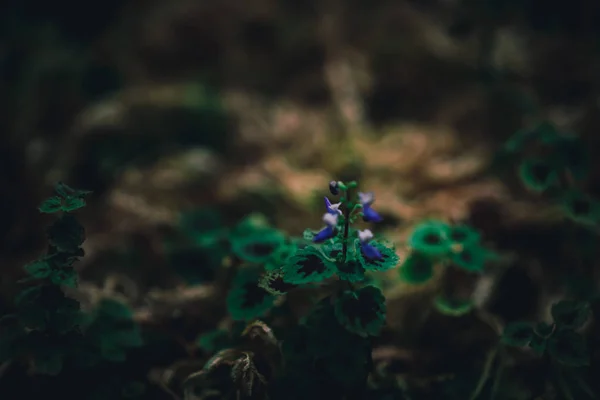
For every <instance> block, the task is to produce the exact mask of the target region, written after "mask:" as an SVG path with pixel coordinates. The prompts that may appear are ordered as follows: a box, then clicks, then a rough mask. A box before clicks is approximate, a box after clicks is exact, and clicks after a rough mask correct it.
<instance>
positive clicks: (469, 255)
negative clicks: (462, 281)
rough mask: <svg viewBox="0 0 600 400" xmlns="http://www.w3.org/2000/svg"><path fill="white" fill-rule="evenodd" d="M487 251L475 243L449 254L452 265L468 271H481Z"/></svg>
mask: <svg viewBox="0 0 600 400" xmlns="http://www.w3.org/2000/svg"><path fill="white" fill-rule="evenodd" d="M487 257H488V253H487V251H486V250H485V249H484V248H482V247H481V246H479V245H477V244H472V245H468V246H465V247H463V248H462V249H461V250H460V251H457V252H453V253H452V255H451V256H450V260H451V261H452V265H453V266H455V267H458V268H460V269H463V270H465V271H468V272H482V271H483V270H484V268H485V263H486V261H487Z"/></svg>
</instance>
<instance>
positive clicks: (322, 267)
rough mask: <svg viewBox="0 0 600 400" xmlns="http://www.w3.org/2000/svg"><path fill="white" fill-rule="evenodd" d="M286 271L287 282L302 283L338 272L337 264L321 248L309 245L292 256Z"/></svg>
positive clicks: (319, 279) (318, 279)
mask: <svg viewBox="0 0 600 400" xmlns="http://www.w3.org/2000/svg"><path fill="white" fill-rule="evenodd" d="M284 271H285V273H284V276H283V280H284V281H285V282H287V283H293V284H296V285H300V284H306V283H311V282H320V281H323V280H325V279H328V278H331V277H332V276H333V275H334V274H335V272H336V266H335V263H334V262H332V261H330V260H329V259H328V258H327V256H326V255H325V254H324V253H323V251H322V250H321V249H319V248H317V247H315V246H307V247H305V248H303V249H299V250H298V251H297V252H296V253H295V254H294V255H293V256H292V257H290V259H289V260H288V261H287V264H286V266H285V267H284Z"/></svg>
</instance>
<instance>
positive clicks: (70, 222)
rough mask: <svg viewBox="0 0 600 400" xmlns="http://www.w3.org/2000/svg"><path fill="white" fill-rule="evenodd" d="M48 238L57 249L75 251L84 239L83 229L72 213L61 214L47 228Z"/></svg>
mask: <svg viewBox="0 0 600 400" xmlns="http://www.w3.org/2000/svg"><path fill="white" fill-rule="evenodd" d="M48 239H49V240H50V244H51V245H53V246H55V247H56V248H57V249H58V250H62V251H66V252H75V251H77V250H78V249H79V247H80V246H81V245H82V244H83V242H84V241H85V230H84V228H83V226H82V225H81V224H80V223H79V221H77V219H76V218H75V217H74V216H73V215H72V214H63V215H62V216H61V217H60V218H59V219H58V220H56V221H55V222H54V223H53V224H52V225H50V227H49V228H48Z"/></svg>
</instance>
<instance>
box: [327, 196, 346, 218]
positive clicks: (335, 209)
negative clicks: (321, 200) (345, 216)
mask: <svg viewBox="0 0 600 400" xmlns="http://www.w3.org/2000/svg"><path fill="white" fill-rule="evenodd" d="M341 205H342V203H334V204H331V201H330V200H329V199H328V198H327V197H325V208H326V209H327V213H328V214H332V215H338V214H339V215H342V210H340V206H341Z"/></svg>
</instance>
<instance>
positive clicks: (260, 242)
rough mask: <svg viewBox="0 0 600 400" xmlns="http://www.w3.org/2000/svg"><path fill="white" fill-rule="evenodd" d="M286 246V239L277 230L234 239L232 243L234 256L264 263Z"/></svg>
mask: <svg viewBox="0 0 600 400" xmlns="http://www.w3.org/2000/svg"><path fill="white" fill-rule="evenodd" d="M284 245H285V237H284V236H283V235H282V234H281V232H278V231H276V230H268V231H265V232H260V233H258V232H257V233H256V234H255V235H249V236H245V237H237V238H234V239H233V240H232V242H231V250H232V251H233V254H235V255H236V256H238V257H239V258H241V259H242V260H244V261H248V262H252V263H264V262H266V261H267V260H268V259H269V258H271V257H272V256H273V255H274V254H276V253H277V251H279V250H280V249H281V247H282V246H284Z"/></svg>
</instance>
